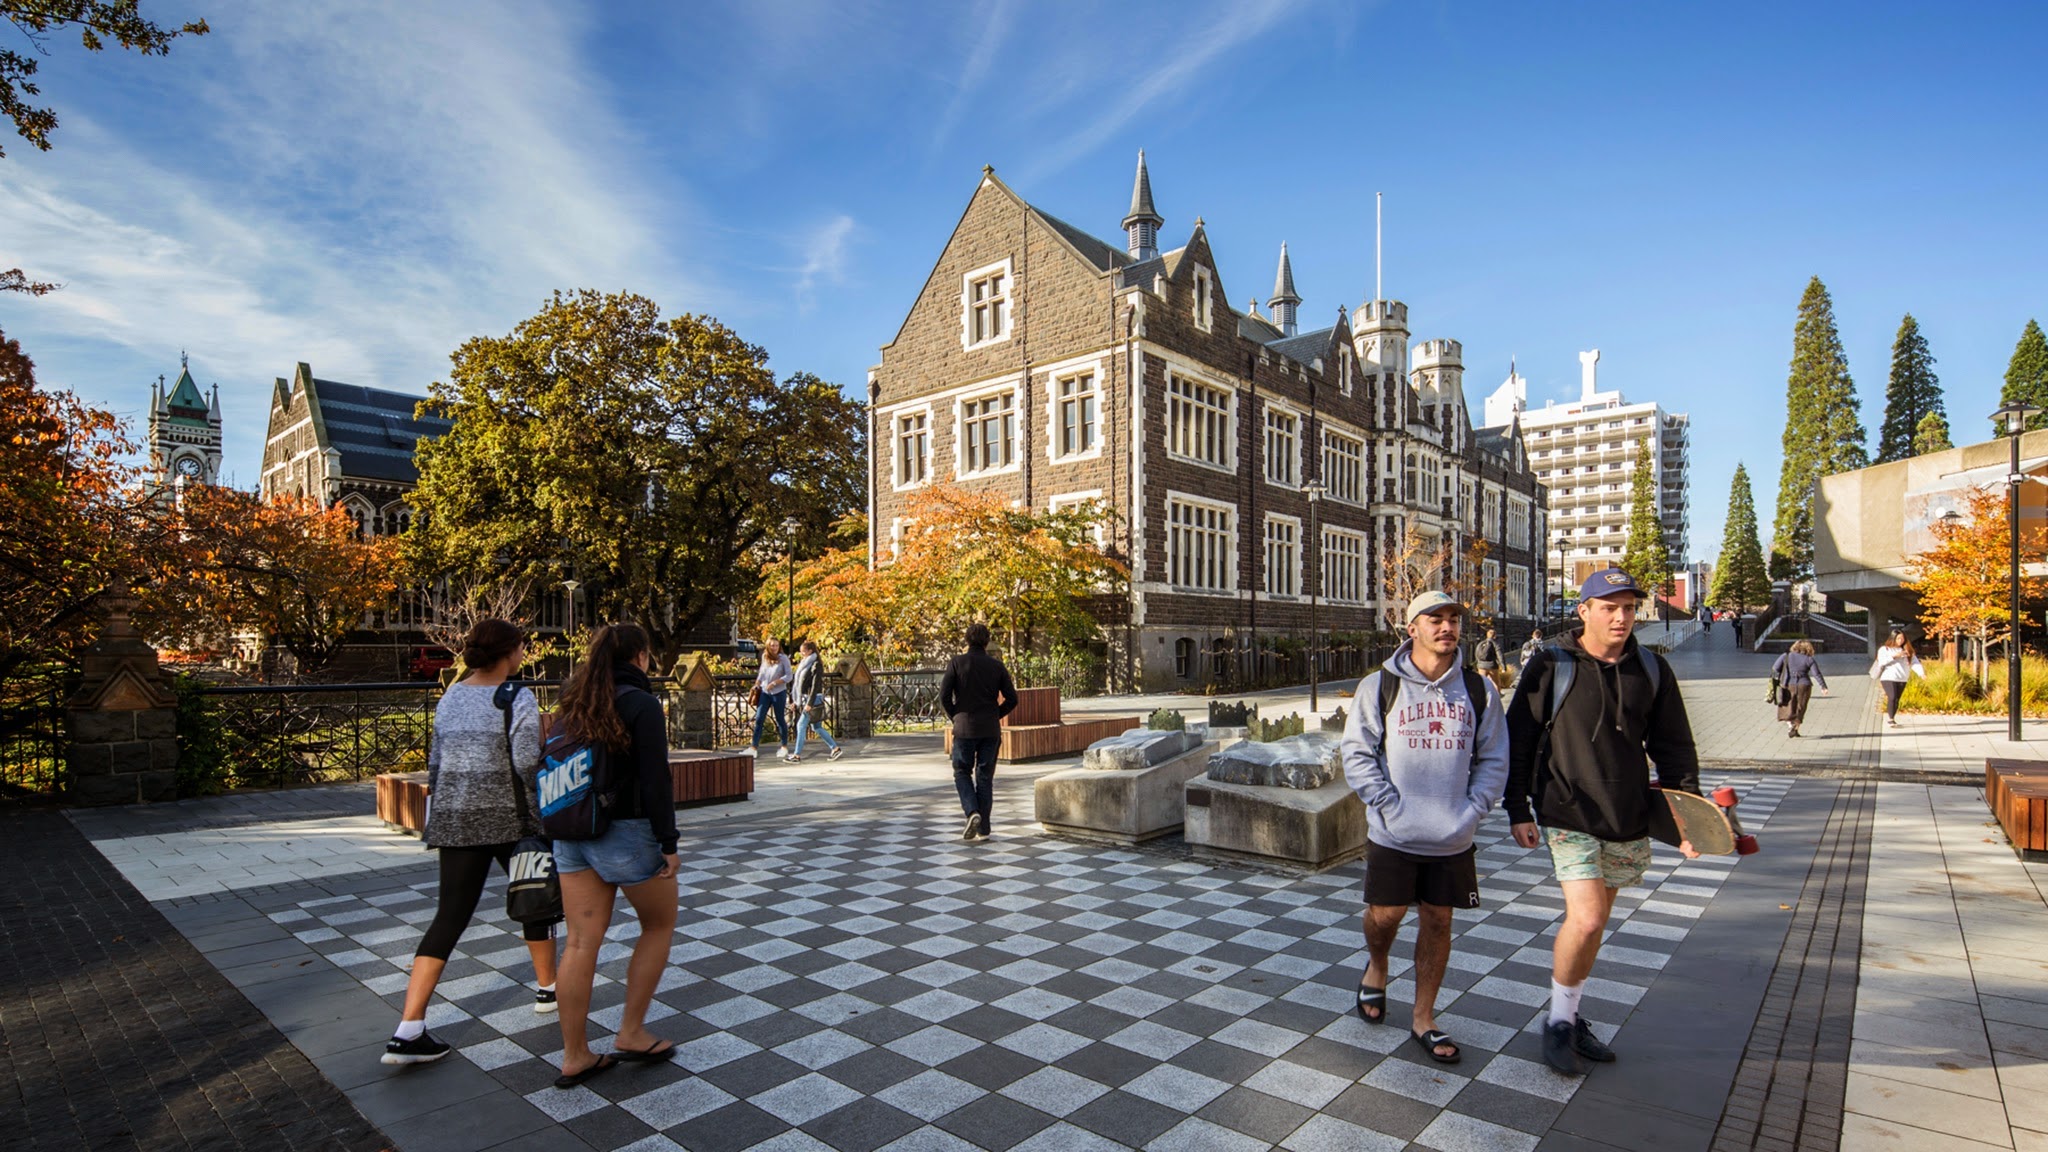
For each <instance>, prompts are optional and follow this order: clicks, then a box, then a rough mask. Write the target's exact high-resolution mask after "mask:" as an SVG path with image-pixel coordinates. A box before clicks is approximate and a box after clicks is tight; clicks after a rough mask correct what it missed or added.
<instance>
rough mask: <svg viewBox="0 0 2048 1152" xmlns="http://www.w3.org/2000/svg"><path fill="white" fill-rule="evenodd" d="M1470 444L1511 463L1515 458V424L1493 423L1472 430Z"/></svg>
mask: <svg viewBox="0 0 2048 1152" xmlns="http://www.w3.org/2000/svg"><path fill="white" fill-rule="evenodd" d="M1472 446H1473V447H1474V448H1477V449H1479V450H1480V451H1481V452H1484V453H1486V454H1487V455H1489V456H1498V457H1500V458H1501V459H1502V460H1506V461H1508V462H1510V463H1513V461H1514V458H1515V426H1514V425H1513V424H1495V425H1493V426H1492V427H1490V428H1474V429H1473V430H1472Z"/></svg>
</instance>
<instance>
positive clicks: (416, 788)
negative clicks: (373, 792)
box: [377, 772, 427, 836]
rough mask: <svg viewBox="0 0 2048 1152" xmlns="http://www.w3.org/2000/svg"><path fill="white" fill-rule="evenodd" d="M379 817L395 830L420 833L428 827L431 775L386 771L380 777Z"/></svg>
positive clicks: (378, 781) (378, 787)
mask: <svg viewBox="0 0 2048 1152" xmlns="http://www.w3.org/2000/svg"><path fill="white" fill-rule="evenodd" d="M377 819H379V820H382V821H383V822H384V826H385V827H386V828H389V829H391V830H392V831H393V832H404V833H407V834H409V835H412V836H418V835H420V834H421V833H422V832H424V831H426V827H427V774H426V773H425V772H386V773H384V774H382V775H380V776H378V777H377Z"/></svg>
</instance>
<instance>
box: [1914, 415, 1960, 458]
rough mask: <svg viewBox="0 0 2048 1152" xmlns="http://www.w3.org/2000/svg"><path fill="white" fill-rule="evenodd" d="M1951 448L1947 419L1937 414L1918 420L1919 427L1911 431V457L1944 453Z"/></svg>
mask: <svg viewBox="0 0 2048 1152" xmlns="http://www.w3.org/2000/svg"><path fill="white" fill-rule="evenodd" d="M1953 447H1955V445H1954V444H1951V443H1949V440H1948V417H1946V416H1944V415H1942V414H1941V413H1939V412H1929V413H1928V414H1927V415H1925V416H1922V417H1921V418H1920V426H1919V427H1918V428H1915V429H1914V430H1913V455H1915V456H1925V455H1927V454H1928V453H1929V452H1946V451H1948V450H1949V449H1951V448H1953Z"/></svg>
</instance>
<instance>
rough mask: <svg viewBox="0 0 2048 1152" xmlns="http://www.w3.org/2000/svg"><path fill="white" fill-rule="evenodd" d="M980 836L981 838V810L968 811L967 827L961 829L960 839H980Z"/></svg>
mask: <svg viewBox="0 0 2048 1152" xmlns="http://www.w3.org/2000/svg"><path fill="white" fill-rule="evenodd" d="M980 838H981V813H979V812H970V813H968V815H967V827H965V828H962V829H961V830H960V839H962V840H978V839H980Z"/></svg>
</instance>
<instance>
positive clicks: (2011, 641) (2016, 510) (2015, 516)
mask: <svg viewBox="0 0 2048 1152" xmlns="http://www.w3.org/2000/svg"><path fill="white" fill-rule="evenodd" d="M2040 412H2041V410H2040V409H2039V408H2036V407H2034V406H2033V405H2031V404H2027V403H2024V402H2022V401H2017V400H2015V401H2014V402H2012V403H2010V404H2007V405H2006V406H2005V407H2003V408H2000V409H1999V410H1998V411H1996V412H1994V413H1992V414H1991V418H1992V419H1993V420H2004V421H2005V430H2006V432H2007V433H2008V434H2009V435H2008V437H2007V438H2008V439H2010V440H2011V441H2012V470H2011V471H2010V472H2007V473H2006V476H2005V519H2006V523H2007V524H2009V525H2010V526H2011V533H2012V632H2011V633H2010V634H2008V635H2007V636H2006V638H2005V729H2006V732H2005V738H2006V739H2008V740H2012V741H2018V740H2019V738H2020V485H2021V484H2023V483H2025V482H2026V475H2025V474H2024V473H2022V472H2021V471H2020V433H2021V432H2024V431H2026V428H2027V421H2028V420H2030V419H2032V418H2033V417H2035V416H2037V415H2039V414H2040Z"/></svg>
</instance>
